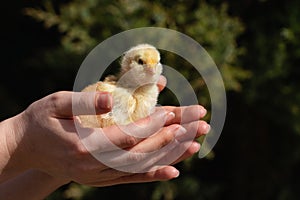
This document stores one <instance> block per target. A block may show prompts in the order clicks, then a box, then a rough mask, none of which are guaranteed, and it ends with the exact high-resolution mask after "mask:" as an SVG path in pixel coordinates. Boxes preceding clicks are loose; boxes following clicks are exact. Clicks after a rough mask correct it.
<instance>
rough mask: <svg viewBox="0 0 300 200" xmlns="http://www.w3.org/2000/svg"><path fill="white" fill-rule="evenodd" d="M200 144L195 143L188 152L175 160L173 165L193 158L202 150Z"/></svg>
mask: <svg viewBox="0 0 300 200" xmlns="http://www.w3.org/2000/svg"><path fill="white" fill-rule="evenodd" d="M200 146H201V145H200V144H199V143H198V142H196V141H193V142H192V143H191V144H190V146H189V147H188V148H187V149H186V151H185V152H184V153H183V154H182V155H181V156H180V157H179V158H178V159H177V160H175V161H174V162H173V163H172V165H175V164H176V163H179V162H181V161H183V160H185V159H187V158H190V157H192V156H193V155H194V154H195V153H197V152H198V151H199V150H200Z"/></svg>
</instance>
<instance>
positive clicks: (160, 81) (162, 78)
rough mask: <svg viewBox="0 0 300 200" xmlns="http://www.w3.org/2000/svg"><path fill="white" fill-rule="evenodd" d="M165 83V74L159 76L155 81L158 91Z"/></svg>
mask: <svg viewBox="0 0 300 200" xmlns="http://www.w3.org/2000/svg"><path fill="white" fill-rule="evenodd" d="M166 85H167V79H166V77H165V76H162V75H161V76H160V77H159V79H158V82H157V87H158V90H159V92H161V91H162V90H163V89H164V88H165V87H166Z"/></svg>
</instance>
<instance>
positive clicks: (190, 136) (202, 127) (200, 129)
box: [176, 120, 210, 142]
mask: <svg viewBox="0 0 300 200" xmlns="http://www.w3.org/2000/svg"><path fill="white" fill-rule="evenodd" d="M182 126H183V127H184V128H185V129H186V130H187V134H184V135H181V136H179V137H176V139H177V140H178V141H180V142H182V141H188V140H190V141H191V140H194V139H195V138H198V137H200V136H202V135H205V134H207V133H208V132H209V131H210V125H209V124H207V122H206V121H202V120H199V121H194V122H190V123H186V124H183V125H182Z"/></svg>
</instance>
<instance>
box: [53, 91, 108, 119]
mask: <svg viewBox="0 0 300 200" xmlns="http://www.w3.org/2000/svg"><path fill="white" fill-rule="evenodd" d="M47 101H48V105H51V108H50V109H51V110H52V112H53V113H54V114H55V115H56V116H58V117H71V116H74V115H95V114H104V113H107V112H109V111H110V110H111V108H112V97H111V95H110V94H109V93H107V92H66V91H64V92H56V93H54V94H51V95H49V96H48V99H47Z"/></svg>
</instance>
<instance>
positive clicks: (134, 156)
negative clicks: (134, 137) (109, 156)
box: [127, 151, 144, 163]
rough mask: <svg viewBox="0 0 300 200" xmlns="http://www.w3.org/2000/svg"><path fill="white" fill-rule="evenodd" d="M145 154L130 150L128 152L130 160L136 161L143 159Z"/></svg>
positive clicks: (131, 161)
mask: <svg viewBox="0 0 300 200" xmlns="http://www.w3.org/2000/svg"><path fill="white" fill-rule="evenodd" d="M143 158H144V154H143V153H140V152H137V151H130V152H129V154H128V158H127V159H128V162H130V163H136V162H139V161H141V160H143Z"/></svg>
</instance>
